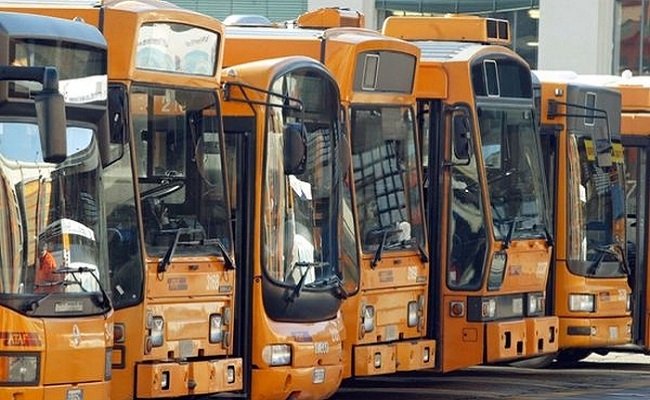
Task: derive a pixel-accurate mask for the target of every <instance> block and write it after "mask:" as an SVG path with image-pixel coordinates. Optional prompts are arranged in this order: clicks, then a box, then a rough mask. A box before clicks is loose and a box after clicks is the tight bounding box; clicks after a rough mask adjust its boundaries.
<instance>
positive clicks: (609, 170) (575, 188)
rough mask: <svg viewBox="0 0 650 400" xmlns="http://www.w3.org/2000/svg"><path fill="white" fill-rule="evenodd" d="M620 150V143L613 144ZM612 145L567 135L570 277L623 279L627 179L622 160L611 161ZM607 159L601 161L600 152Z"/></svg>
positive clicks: (568, 256)
mask: <svg viewBox="0 0 650 400" xmlns="http://www.w3.org/2000/svg"><path fill="white" fill-rule="evenodd" d="M614 146H619V147H620V143H618V144H617V143H615V144H614ZM611 149H612V145H609V144H607V143H602V144H601V143H598V142H597V141H595V140H593V139H592V138H591V137H590V136H587V135H580V134H577V133H573V134H571V135H570V136H569V143H568V146H567V154H568V159H569V162H568V165H569V168H570V169H569V174H568V178H567V180H568V185H569V188H570V189H569V193H568V198H567V204H569V211H568V215H570V216H571V219H572V220H571V223H570V225H569V231H568V238H567V239H568V246H567V259H568V265H569V268H570V269H571V271H572V272H573V273H574V274H577V275H581V276H595V277H620V276H624V275H625V271H626V269H625V263H624V260H625V251H626V250H625V217H626V216H625V189H624V185H625V180H624V179H625V178H624V176H623V172H624V171H623V169H624V168H623V165H622V162H623V160H612V159H611V156H608V154H610V153H611ZM603 152H604V153H605V154H606V158H609V161H607V162H601V161H600V158H601V154H602V153H603Z"/></svg>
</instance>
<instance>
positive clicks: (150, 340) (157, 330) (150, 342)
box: [145, 311, 165, 354]
mask: <svg viewBox="0 0 650 400" xmlns="http://www.w3.org/2000/svg"><path fill="white" fill-rule="evenodd" d="M146 327H147V336H146V337H145V352H146V353H147V354H148V353H150V352H151V349H153V348H154V347H160V346H162V345H163V344H164V343H165V320H164V319H163V317H161V316H159V315H153V312H152V311H148V312H147V319H146Z"/></svg>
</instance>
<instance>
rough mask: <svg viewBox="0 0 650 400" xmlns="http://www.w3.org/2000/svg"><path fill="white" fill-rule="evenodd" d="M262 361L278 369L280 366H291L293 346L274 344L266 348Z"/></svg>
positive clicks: (263, 351)
mask: <svg viewBox="0 0 650 400" xmlns="http://www.w3.org/2000/svg"><path fill="white" fill-rule="evenodd" d="M262 360H264V362H265V363H267V364H268V365H271V366H274V367H277V366H279V365H290V364H291V346H289V345H288V344H272V345H269V346H264V349H263V350H262Z"/></svg>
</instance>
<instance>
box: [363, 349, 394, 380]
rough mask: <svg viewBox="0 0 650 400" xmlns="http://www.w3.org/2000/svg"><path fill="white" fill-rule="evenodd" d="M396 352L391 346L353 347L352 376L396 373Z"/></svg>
mask: <svg viewBox="0 0 650 400" xmlns="http://www.w3.org/2000/svg"><path fill="white" fill-rule="evenodd" d="M396 353H397V351H396V349H395V345H393V344H376V345H367V346H355V347H354V359H353V363H354V365H353V368H354V375H357V376H368V375H383V374H392V373H394V372H396V371H397V365H396V364H397V363H396V360H397V359H396V357H397V354H396Z"/></svg>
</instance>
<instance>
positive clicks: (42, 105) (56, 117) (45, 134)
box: [34, 90, 67, 164]
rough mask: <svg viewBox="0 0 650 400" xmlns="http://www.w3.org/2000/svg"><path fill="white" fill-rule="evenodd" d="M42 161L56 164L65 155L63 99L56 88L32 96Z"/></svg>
mask: <svg viewBox="0 0 650 400" xmlns="http://www.w3.org/2000/svg"><path fill="white" fill-rule="evenodd" d="M34 102H35V104H36V116H37V119H38V130H39V132H40V137H41V148H42V151H43V161H45V162H48V163H54V164H58V163H61V162H63V161H64V160H65V158H66V155H67V143H66V118H65V101H64V99H63V95H62V94H61V93H59V91H58V90H43V91H41V92H40V93H39V94H37V95H36V96H34Z"/></svg>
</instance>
